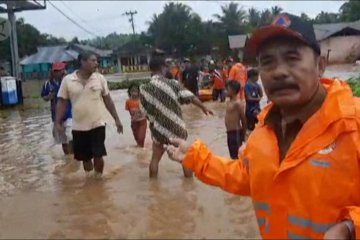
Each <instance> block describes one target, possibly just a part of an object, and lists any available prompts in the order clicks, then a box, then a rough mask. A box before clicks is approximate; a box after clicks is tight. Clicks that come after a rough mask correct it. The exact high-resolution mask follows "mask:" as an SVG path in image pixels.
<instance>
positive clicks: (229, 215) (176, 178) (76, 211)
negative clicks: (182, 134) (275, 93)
mask: <svg viewBox="0 0 360 240" xmlns="http://www.w3.org/2000/svg"><path fill="white" fill-rule="evenodd" d="M112 96H113V98H114V101H115V103H116V106H117V108H118V111H119V115H120V117H121V119H122V121H123V122H124V126H125V133H124V135H118V134H117V133H116V129H115V126H114V124H113V122H112V121H111V119H110V118H109V125H108V127H107V132H106V134H107V139H106V145H107V149H108V156H107V157H106V159H105V161H106V165H105V172H104V179H103V180H100V181H99V180H94V179H86V178H85V177H84V174H83V171H82V168H81V167H80V166H79V165H76V164H74V162H67V161H66V160H65V159H64V156H63V155H62V151H61V147H60V146H54V145H53V140H52V136H51V127H52V123H51V120H50V113H49V111H48V107H47V103H44V109H41V110H34V109H32V110H25V111H17V110H7V111H6V114H4V112H3V113H2V114H1V116H0V117H1V118H0V151H1V159H0V169H1V174H0V196H1V199H0V206H1V207H0V238H153V239H159V238H222V239H224V238H227V239H228V238H257V237H259V233H258V230H257V225H256V221H255V218H254V214H253V210H252V206H251V202H250V199H249V198H245V197H237V196H233V195H230V194H227V193H224V192H222V191H221V190H220V189H216V188H213V187H210V186H206V185H204V184H202V183H200V182H199V181H198V180H196V179H190V180H188V179H184V178H183V177H182V169H181V166H179V165H178V164H176V163H173V162H171V161H170V160H168V158H167V156H165V157H164V158H163V160H162V162H161V164H160V172H159V175H160V176H159V179H158V181H150V180H149V179H148V164H149V160H150V154H151V140H150V133H148V135H147V140H146V144H145V145H146V146H145V149H138V148H135V145H136V144H135V141H134V140H133V137H132V134H131V129H130V122H129V121H130V117H129V115H128V113H127V112H125V111H124V102H125V99H126V97H127V94H126V92H125V91H116V92H113V93H112ZM208 105H209V107H210V108H212V109H214V111H215V113H216V116H214V117H206V116H204V115H203V114H202V113H201V112H199V111H198V110H197V109H196V108H195V107H193V106H185V107H184V115H185V118H186V121H187V124H188V127H189V129H190V139H195V138H198V137H200V138H202V139H205V140H206V142H207V143H208V144H209V145H210V147H211V148H212V149H214V151H215V152H216V153H217V154H221V155H224V156H227V155H228V152H227V148H226V134H225V128H224V123H223V117H224V107H223V106H224V105H222V104H220V103H209V104H208Z"/></svg>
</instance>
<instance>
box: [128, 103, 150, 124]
mask: <svg viewBox="0 0 360 240" xmlns="http://www.w3.org/2000/svg"><path fill="white" fill-rule="evenodd" d="M125 109H126V110H127V111H129V112H130V116H131V121H132V122H138V121H141V120H144V119H145V118H146V115H145V114H144V112H143V111H141V109H140V100H134V99H128V100H127V101H126V103H125Z"/></svg>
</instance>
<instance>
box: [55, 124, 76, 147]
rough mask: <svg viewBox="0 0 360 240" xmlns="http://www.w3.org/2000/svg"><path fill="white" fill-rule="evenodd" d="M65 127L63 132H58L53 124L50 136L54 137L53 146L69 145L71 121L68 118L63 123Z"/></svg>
mask: <svg viewBox="0 0 360 240" xmlns="http://www.w3.org/2000/svg"><path fill="white" fill-rule="evenodd" d="M63 125H64V127H65V132H59V130H57V129H56V126H55V124H53V129H52V134H53V137H54V141H55V144H69V142H70V141H72V135H71V128H72V119H71V118H68V119H67V120H66V121H64V122H63Z"/></svg>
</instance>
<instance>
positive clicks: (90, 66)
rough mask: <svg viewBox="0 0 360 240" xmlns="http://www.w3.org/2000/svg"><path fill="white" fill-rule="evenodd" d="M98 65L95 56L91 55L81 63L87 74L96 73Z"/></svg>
mask: <svg viewBox="0 0 360 240" xmlns="http://www.w3.org/2000/svg"><path fill="white" fill-rule="evenodd" d="M98 66H99V64H98V61H97V58H96V56H95V55H91V56H90V57H89V58H88V60H86V61H82V67H83V68H84V69H85V70H87V71H88V72H91V73H93V72H96V70H97V68H98Z"/></svg>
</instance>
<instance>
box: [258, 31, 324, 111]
mask: <svg viewBox="0 0 360 240" xmlns="http://www.w3.org/2000/svg"><path fill="white" fill-rule="evenodd" d="M258 57H259V69H260V77H261V80H262V83H263V85H264V89H265V92H266V94H267V96H268V98H269V99H270V100H271V101H272V102H274V103H275V104H276V105H278V106H279V107H284V108H287V107H293V106H301V105H303V104H306V103H307V102H308V101H309V100H310V99H311V97H312V96H313V95H314V93H315V91H316V90H317V89H318V86H319V78H320V76H321V75H322V74H323V72H324V70H325V61H324V58H321V57H318V56H316V55H315V53H314V51H313V50H312V49H311V48H310V47H308V46H306V45H304V43H302V42H301V41H300V40H297V39H294V38H284V37H282V38H276V39H272V40H271V41H268V42H267V43H264V44H263V45H262V46H261V48H260V51H259V55H258Z"/></svg>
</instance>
